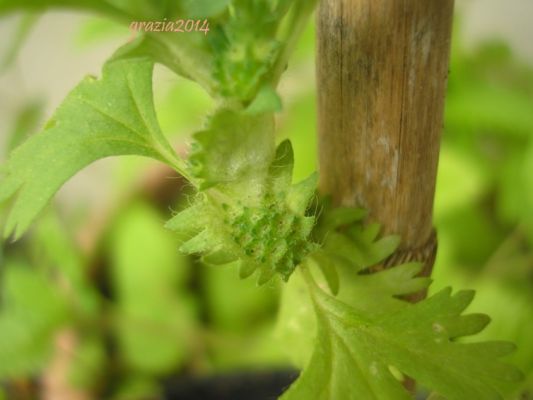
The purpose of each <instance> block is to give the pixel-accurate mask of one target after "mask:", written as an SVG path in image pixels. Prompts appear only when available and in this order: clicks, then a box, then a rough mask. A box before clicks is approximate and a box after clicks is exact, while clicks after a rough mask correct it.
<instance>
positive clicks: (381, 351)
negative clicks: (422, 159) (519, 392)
mask: <svg viewBox="0 0 533 400" xmlns="http://www.w3.org/2000/svg"><path fill="white" fill-rule="evenodd" d="M76 4H77V6H78V7H81V8H85V9H89V10H93V11H97V12H103V13H105V14H107V15H109V16H111V17H113V18H117V19H118V20H120V21H123V22H126V23H127V22H129V21H130V20H132V19H146V18H151V19H163V18H168V19H171V18H175V17H177V16H180V17H186V16H194V17H198V16H201V17H209V18H210V23H211V27H210V32H209V34H208V35H203V34H188V35H183V36H179V37H178V36H176V35H174V34H172V33H170V34H169V33H147V34H143V35H140V36H139V37H138V38H137V39H136V40H135V41H134V42H132V43H130V44H127V45H126V46H124V47H122V48H121V49H119V50H118V51H117V53H115V55H114V56H113V57H112V58H111V59H110V60H109V61H108V62H107V63H106V64H105V65H104V67H103V73H102V78H101V79H99V80H98V79H95V78H93V77H88V78H86V79H85V80H84V81H83V82H81V83H80V84H79V85H78V86H77V87H76V88H75V89H74V90H73V91H72V92H71V93H70V94H69V95H68V96H67V97H66V99H65V100H64V101H63V103H62V104H61V106H60V107H59V108H58V110H57V111H56V113H55V114H54V116H53V117H52V119H51V120H50V121H49V122H48V123H47V125H46V127H45V129H44V131H43V132H41V133H40V134H37V135H36V136H34V137H32V138H30V139H29V140H28V141H26V142H25V143H23V144H22V145H21V146H20V147H18V148H17V149H16V150H14V151H13V153H12V155H11V157H10V158H9V160H8V162H7V163H6V165H5V166H4V168H3V170H2V174H3V175H2V182H1V184H0V202H8V201H11V202H12V205H11V208H10V211H9V214H8V217H7V220H6V224H5V232H6V234H7V235H10V234H11V233H14V236H15V237H16V238H19V237H20V236H21V235H22V234H23V233H24V232H25V231H26V230H27V229H28V227H29V226H30V224H31V223H32V221H33V220H34V219H35V217H36V216H37V215H38V214H39V213H40V212H41V210H42V209H43V208H44V207H45V206H46V204H47V203H48V202H49V200H50V199H51V198H52V196H53V195H54V193H55V192H56V191H57V190H58V189H59V187H60V186H61V185H62V184H63V183H64V182H65V181H66V180H68V179H69V178H70V177H71V176H72V175H74V174H75V173H76V172H77V171H79V170H80V169H82V168H83V167H85V166H86V165H88V164H90V163H92V162H94V161H96V160H98V159H101V158H104V157H108V156H116V155H140V156H144V157H151V158H154V159H156V160H159V161H162V162H164V163H166V164H168V165H169V166H170V167H172V168H173V169H174V170H175V171H177V172H178V173H179V174H181V175H182V176H183V177H185V178H186V179H187V180H188V181H189V183H190V184H191V185H192V186H193V188H194V192H195V194H194V196H193V197H192V200H191V204H190V205H189V206H188V207H187V208H185V209H184V210H182V211H180V212H179V213H177V215H175V216H174V217H173V218H172V219H171V220H170V221H169V222H168V223H167V227H168V228H169V229H171V230H173V231H175V232H176V234H177V235H178V236H179V237H180V239H181V240H182V245H181V251H182V252H184V253H188V254H198V255H200V256H201V258H202V260H203V261H204V262H205V263H209V264H217V265H225V264H231V265H232V267H233V268H238V269H239V271H240V276H241V277H242V278H248V277H250V276H252V275H255V276H256V278H257V282H258V284H260V285H261V284H266V283H267V282H269V281H271V280H273V279H281V280H282V281H285V282H287V281H288V283H287V287H286V288H285V292H286V293H285V295H284V297H285V301H284V302H283V305H282V312H281V319H280V328H279V331H280V334H281V336H282V337H283V336H285V338H286V340H287V341H288V342H290V341H291V340H292V341H293V342H294V337H292V338H291V332H287V331H285V328H286V327H287V326H288V325H293V324H288V323H287V322H288V321H292V322H295V321H296V326H307V327H309V328H310V329H309V330H308V331H307V332H299V333H298V334H299V344H298V345H296V346H294V348H293V351H294V352H295V358H296V359H297V360H298V361H299V364H300V366H301V367H303V368H304V370H303V373H302V375H301V376H300V378H299V379H298V380H297V381H296V382H295V384H294V385H293V386H292V387H291V388H290V389H289V390H288V391H287V392H286V393H285V394H284V395H283V396H282V398H284V399H338V398H343V399H344V398H347V399H359V398H363V399H366V398H376V399H403V398H409V393H408V391H407V390H406V389H405V388H404V386H403V385H402V383H403V381H404V380H405V377H406V376H409V377H412V378H414V379H415V380H416V381H417V382H418V383H419V384H420V385H422V386H423V387H426V388H428V389H429V390H432V391H434V392H435V393H437V394H438V395H442V396H444V397H445V398H448V399H458V400H464V399H473V398H475V399H494V398H500V397H502V396H504V395H505V394H506V393H507V392H509V391H511V390H512V389H513V387H514V384H515V382H516V381H517V380H519V379H520V373H519V372H518V371H517V370H516V369H515V368H514V367H512V366H510V365H507V364H505V363H504V362H502V361H500V360H499V358H500V357H501V356H504V355H506V354H508V353H509V352H511V351H512V349H513V346H512V345H510V344H508V343H501V342H486V343H464V342H461V341H458V339H460V338H462V337H464V336H470V335H473V334H476V333H478V332H480V331H481V330H482V329H483V328H484V327H485V325H486V324H487V323H488V318H487V317H486V316H484V315H480V314H466V315H465V314H463V312H464V310H465V309H466V307H467V306H468V305H469V303H470V302H471V300H472V297H473V295H472V292H458V293H456V294H454V295H452V294H451V291H450V290H449V289H446V290H443V291H441V292H439V293H437V294H435V295H434V296H432V297H430V298H429V299H427V300H424V301H421V302H419V303H417V304H411V303H409V302H406V301H404V300H402V299H401V296H404V295H408V294H413V293H417V292H420V291H422V290H425V289H426V288H427V287H428V285H429V283H430V282H429V280H428V279H427V278H419V277H417V274H418V273H419V272H420V271H421V268H422V267H421V265H418V264H405V265H399V266H396V267H393V268H390V269H387V270H384V271H380V272H370V268H371V267H372V266H374V265H376V264H379V263H380V262H382V261H383V260H384V259H385V258H387V257H388V256H389V255H390V254H392V253H393V252H394V250H395V248H396V246H397V245H398V243H399V239H398V238H395V237H384V238H379V227H378V226H376V225H370V226H365V225H364V224H363V222H362V221H363V218H364V216H365V212H364V211H361V210H358V209H348V208H336V209H335V208H332V207H330V206H329V205H328V204H327V202H326V201H321V200H319V201H315V200H316V198H317V195H316V193H315V192H316V181H317V179H316V175H315V174H313V175H312V176H311V177H309V178H308V179H305V180H304V181H302V182H300V183H297V184H293V182H292V176H293V163H294V160H293V151H292V146H291V144H290V142H289V141H284V142H282V143H280V144H279V145H277V146H276V142H275V140H276V138H275V122H274V114H275V112H277V111H279V110H280V107H281V100H280V99H279V97H278V95H277V93H276V86H277V84H278V82H279V79H280V77H281V74H282V72H283V71H284V69H285V67H286V64H287V62H288V59H289V56H290V54H291V52H292V50H293V48H294V46H295V42H296V40H297V37H298V35H299V34H300V32H301V31H302V29H303V27H304V25H305V23H306V21H307V19H308V17H309V16H310V14H311V13H312V11H313V8H314V5H315V1H312V0H293V1H290V0H279V1H276V2H272V1H267V0H254V1H249V0H234V1H231V2H230V1H224V0H220V1H197V2H189V1H178V2H173V3H167V2H157V3H153V2H148V1H139V2H135V3H129V5H128V4H127V3H124V2H119V1H111V0H109V1H91V0H87V1H84V2H77V3H76ZM65 5H68V4H65V2H63V1H55V2H54V1H49V2H46V3H45V4H43V3H41V2H26V3H25V4H24V6H25V7H35V8H40V7H43V6H45V7H48V6H65ZM18 6H19V4H18V3H16V2H11V1H4V2H3V3H2V4H0V11H9V10H11V9H14V8H17V7H18ZM155 62H158V63H162V64H164V65H166V66H167V67H168V68H170V69H171V70H172V71H174V72H176V73H177V74H179V75H182V76H183V77H185V78H187V79H191V80H193V81H195V82H197V83H198V84H199V85H201V86H202V87H203V88H204V89H205V90H206V91H207V92H208V93H209V94H210V95H211V96H212V97H213V99H214V101H215V103H216V105H217V109H216V110H215V112H214V113H213V114H212V115H211V116H210V117H209V118H208V121H207V123H206V125H205V129H204V130H202V131H200V132H198V133H196V134H195V135H194V137H193V143H192V145H191V150H190V154H189V156H188V158H187V159H184V158H182V157H180V156H179V155H178V154H177V153H176V152H175V151H174V149H173V148H172V146H171V145H170V144H169V142H168V141H167V139H166V137H165V135H164V134H163V133H162V131H161V129H160V127H159V124H158V121H157V117H156V113H155V109H154V105H153V100H152V86H151V81H152V71H153V66H154V63H155ZM126 253H127V252H126ZM122 256H125V257H127V256H128V255H127V254H125V255H124V254H122ZM302 293H303V295H302ZM126 297H127V294H126ZM130 299H131V298H130ZM127 304H129V306H128V307H131V309H130V310H129V311H130V312H133V313H137V312H141V311H140V310H139V309H138V304H135V303H134V302H133V303H130V302H127ZM302 307H303V309H304V310H306V311H305V312H300V311H301V308H302ZM284 321H285V322H286V323H284ZM312 332H314V333H316V339H315V344H314V345H313V346H310V345H309V341H310V340H313V339H312V337H311V336H312V335H311V333H312ZM0 354H1V353H0Z"/></svg>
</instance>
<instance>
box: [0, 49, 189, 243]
mask: <svg viewBox="0 0 533 400" xmlns="http://www.w3.org/2000/svg"><path fill="white" fill-rule="evenodd" d="M152 69H153V63H152V62H151V61H149V60H146V59H132V60H124V61H116V62H112V63H109V64H106V66H105V67H104V70H103V77H102V79H101V80H96V79H95V78H92V77H88V78H86V79H84V80H83V81H82V82H81V83H80V84H79V85H78V86H77V87H76V88H75V89H74V90H73V91H72V92H71V93H70V94H69V95H68V96H67V97H66V99H65V100H64V101H63V103H62V104H61V105H60V106H59V108H58V109H57V111H56V113H55V114H54V116H53V118H52V119H51V120H50V121H49V122H48V124H47V125H46V127H45V129H44V131H43V132H41V133H40V134H37V135H35V136H33V137H32V138H30V139H29V140H28V141H27V142H25V143H24V144H23V145H22V146H20V147H19V148H17V149H16V150H15V151H14V152H13V153H12V155H11V157H10V159H9V160H8V162H7V165H5V166H4V167H3V169H2V172H3V179H2V181H1V183H0V203H1V202H4V201H6V200H8V199H10V198H12V197H15V202H14V205H13V207H12V209H11V212H10V214H9V217H8V220H7V223H6V227H5V234H6V235H8V234H10V233H11V232H12V231H15V236H16V237H19V236H20V235H21V234H22V233H23V232H24V231H25V230H26V229H27V228H28V226H29V224H30V223H31V222H32V221H33V219H34V218H35V217H36V215H37V214H38V213H39V212H40V211H41V210H42V209H43V208H44V207H45V205H46V204H47V203H48V201H49V200H50V199H51V197H52V196H53V195H54V193H55V192H56V191H57V190H58V189H59V188H60V187H61V186H62V185H63V183H64V182H65V181H66V180H68V179H69V178H70V177H71V176H72V175H74V174H75V173H76V172H78V171H79V170H81V169H82V168H84V167H85V166H87V165H88V164H90V163H92V162H94V161H96V160H98V159H101V158H104V157H108V156H117V155H133V154H135V155H141V156H146V157H152V158H155V159H157V160H160V161H163V162H166V163H168V164H170V165H172V166H174V168H176V169H177V170H180V169H181V170H183V168H182V167H180V160H179V159H178V158H177V156H176V154H175V152H174V150H173V149H172V148H171V146H170V145H169V144H168V142H167V141H166V139H165V137H164V136H163V134H162V133H161V131H160V130H159V126H158V123H157V119H156V115H155V111H154V107H153V102H152Z"/></svg>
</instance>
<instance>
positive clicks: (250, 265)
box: [239, 260, 258, 279]
mask: <svg viewBox="0 0 533 400" xmlns="http://www.w3.org/2000/svg"><path fill="white" fill-rule="evenodd" d="M257 267H258V265H257V264H256V263H255V262H253V261H250V260H242V261H241V265H240V269H239V277H240V278H241V279H246V278H248V277H249V276H250V275H252V274H253V273H254V272H255V270H256V269H257Z"/></svg>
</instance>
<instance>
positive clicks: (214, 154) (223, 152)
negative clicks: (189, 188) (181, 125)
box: [189, 110, 275, 188]
mask: <svg viewBox="0 0 533 400" xmlns="http://www.w3.org/2000/svg"><path fill="white" fill-rule="evenodd" d="M208 126H209V127H208V129H207V130H205V131H202V132H198V133H196V134H195V135H194V139H195V142H194V143H193V147H192V149H191V155H190V156H189V164H190V165H191V170H192V173H193V175H194V176H195V177H196V178H198V179H199V180H201V181H202V182H203V184H202V187H203V188H207V187H210V186H213V185H215V184H228V183H235V182H238V181H244V180H246V181H250V180H257V179H264V176H265V175H266V173H267V171H268V168H269V163H270V162H271V161H272V157H273V156H274V151H275V149H274V119H273V118H272V115H271V114H260V115H256V116H248V115H245V114H243V113H238V112H234V111H229V110H221V111H219V112H217V113H216V114H215V115H214V116H213V117H212V118H211V120H210V122H209V125H208Z"/></svg>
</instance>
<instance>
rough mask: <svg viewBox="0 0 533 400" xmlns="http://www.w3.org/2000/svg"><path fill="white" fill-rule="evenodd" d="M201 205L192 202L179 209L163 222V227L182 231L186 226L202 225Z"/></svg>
mask: <svg viewBox="0 0 533 400" xmlns="http://www.w3.org/2000/svg"><path fill="white" fill-rule="evenodd" d="M202 211H203V207H202V205H201V204H194V205H192V206H191V207H188V208H186V209H184V210H183V211H180V212H179V213H178V214H176V215H175V216H174V217H172V218H171V219H170V220H168V221H167V222H166V224H165V228H167V229H170V230H173V231H178V232H179V231H183V230H184V229H187V228H193V227H194V228H196V227H199V226H202V225H203V224H202V222H201V220H202V218H201V217H202V214H203V212H202Z"/></svg>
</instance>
